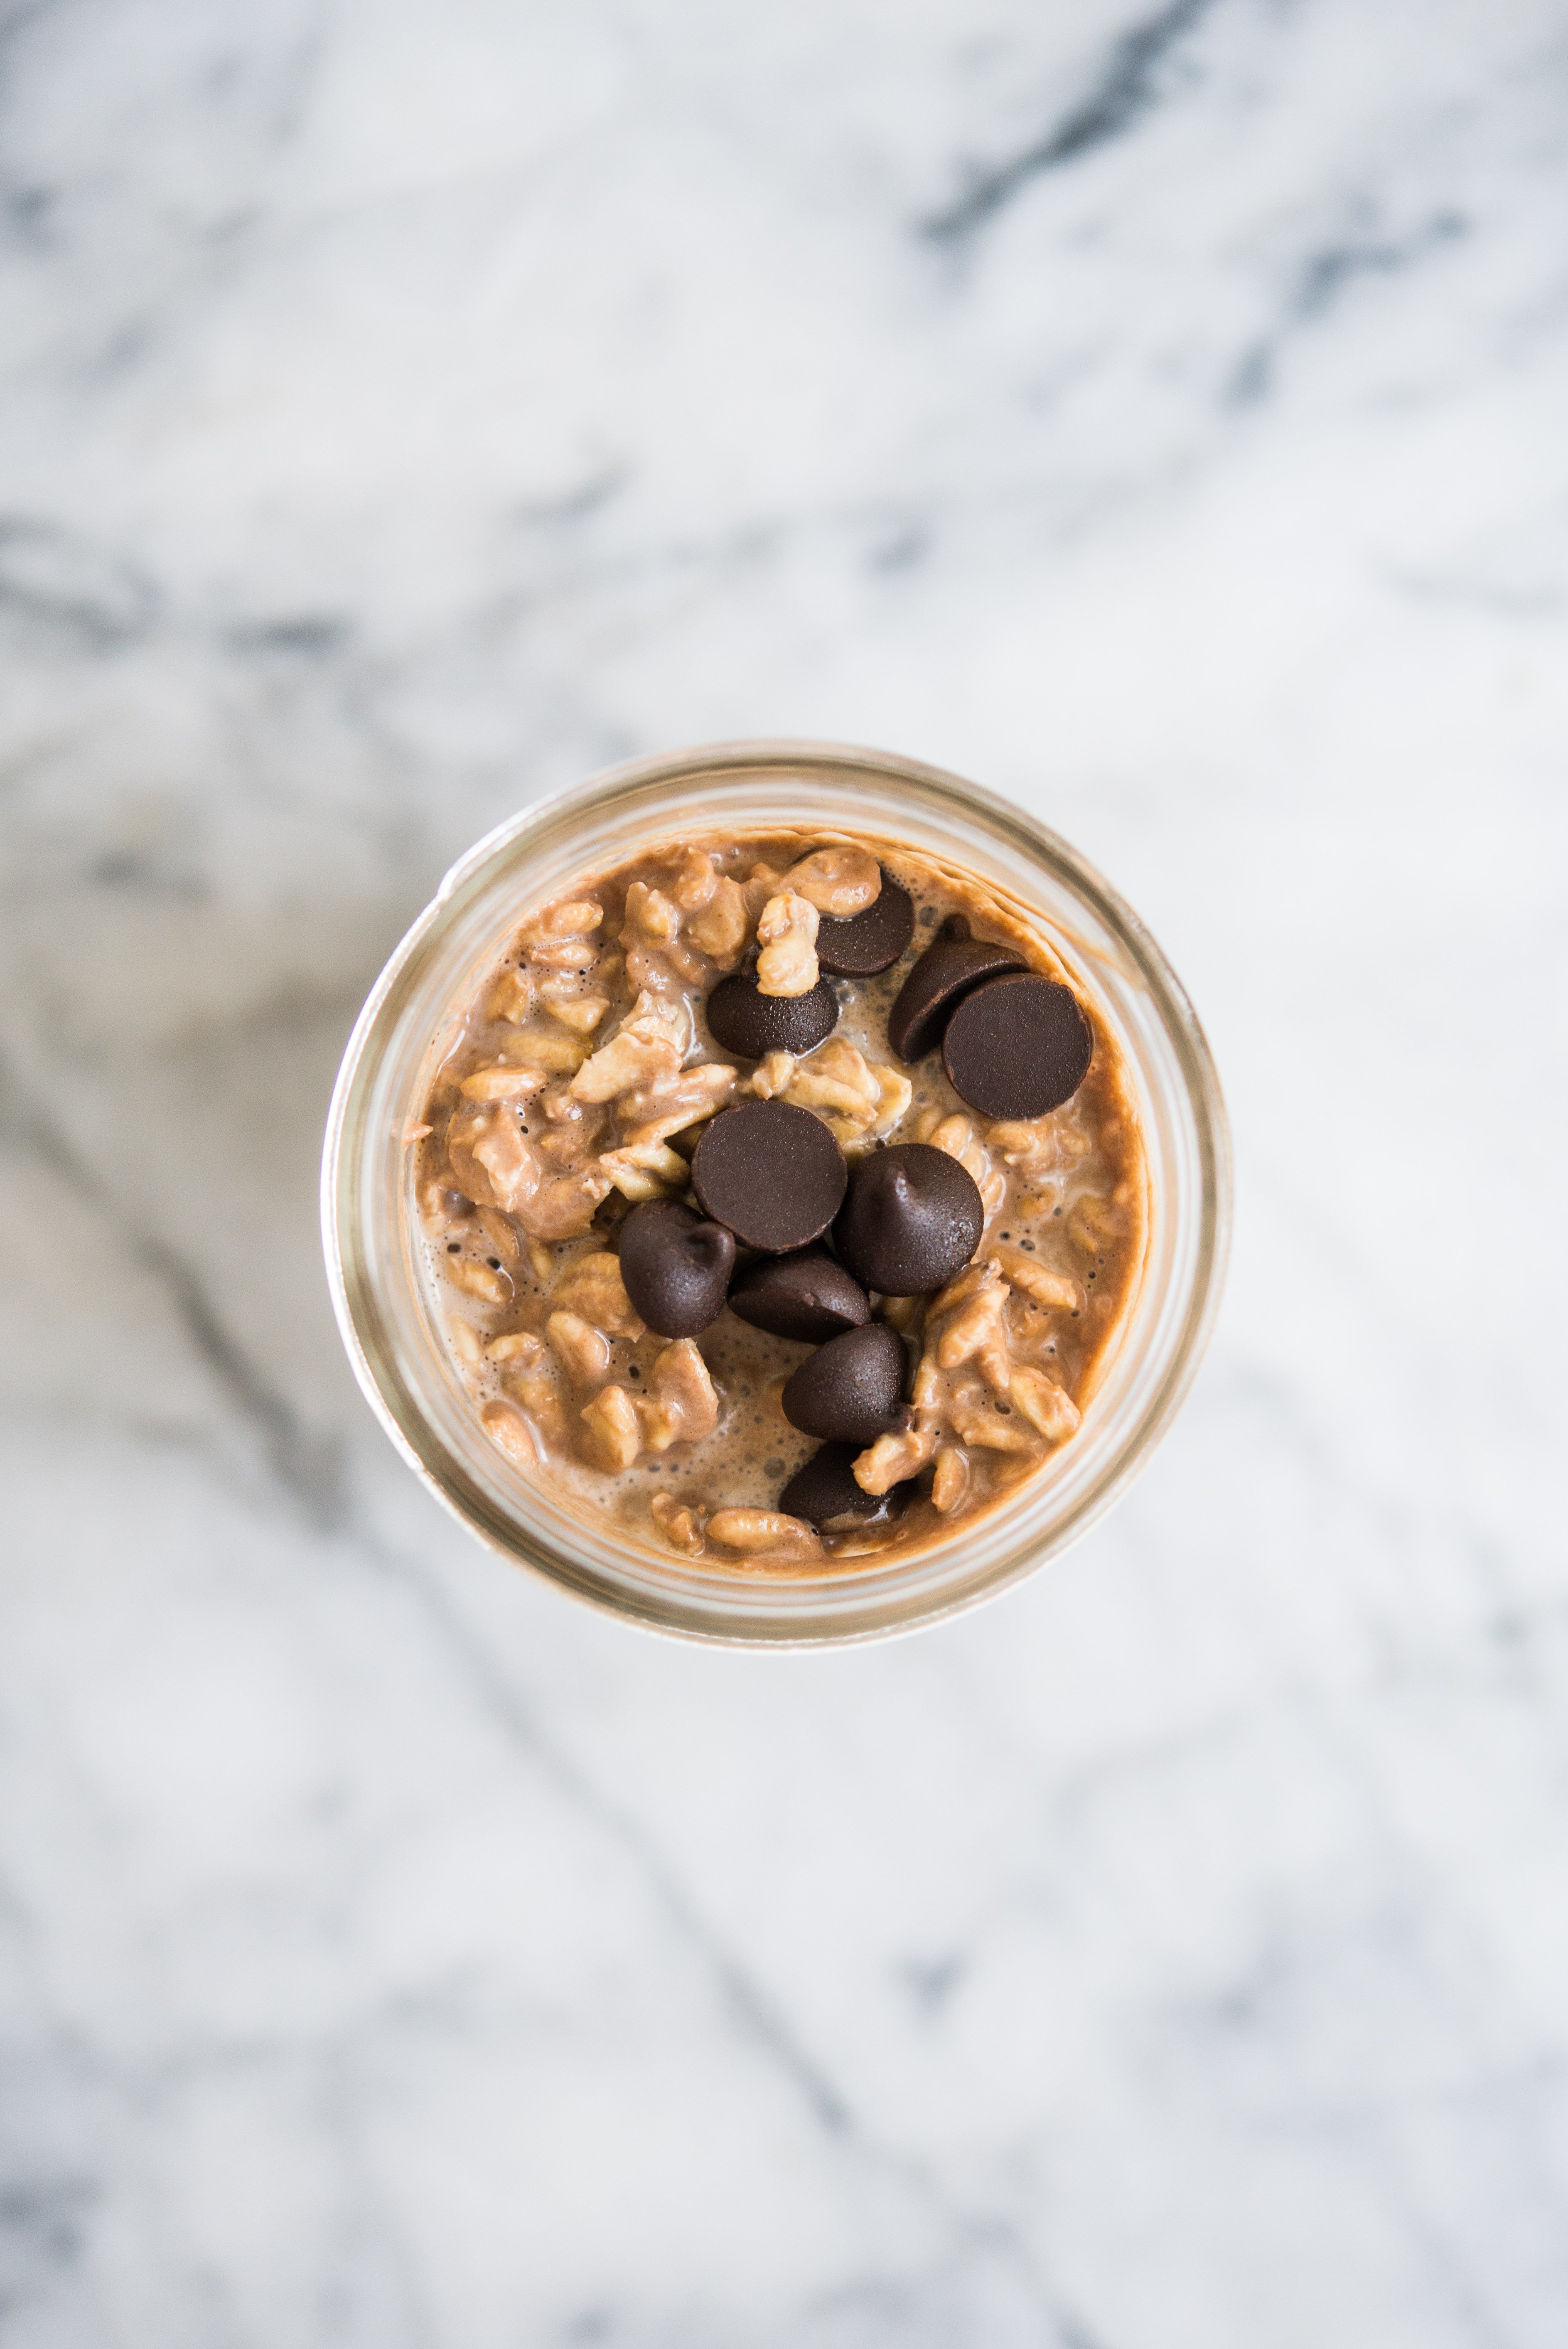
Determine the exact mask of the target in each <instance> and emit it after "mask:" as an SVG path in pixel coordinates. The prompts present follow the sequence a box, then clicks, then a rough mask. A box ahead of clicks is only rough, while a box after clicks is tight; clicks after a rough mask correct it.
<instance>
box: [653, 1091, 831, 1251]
mask: <svg viewBox="0 0 1568 2349" xmlns="http://www.w3.org/2000/svg"><path fill="white" fill-rule="evenodd" d="M691 1179H692V1183H693V1185H694V1187H695V1188H696V1195H697V1197H698V1198H699V1199H700V1200H701V1202H702V1206H703V1209H704V1212H705V1213H706V1214H707V1215H709V1216H712V1217H713V1219H714V1221H715V1223H718V1224H726V1225H727V1226H728V1227H729V1229H730V1230H731V1231H732V1232H733V1233H734V1234H735V1237H736V1238H737V1239H738V1240H743V1241H744V1242H745V1244H746V1246H747V1247H754V1248H761V1249H762V1250H763V1252H764V1253H765V1254H766V1255H768V1256H785V1255H787V1254H788V1253H789V1251H790V1250H791V1249H793V1248H799V1247H805V1246H806V1245H807V1243H808V1241H810V1240H814V1239H820V1237H821V1235H822V1234H823V1233H824V1232H825V1231H826V1230H827V1228H828V1226H829V1225H830V1223H831V1222H832V1220H833V1217H834V1216H835V1215H837V1213H838V1211H839V1208H840V1206H841V1204H842V1201H843V1196H844V1185H845V1183H846V1182H847V1181H848V1179H849V1169H848V1168H847V1167H846V1165H845V1164H844V1154H843V1152H842V1151H841V1149H840V1148H839V1145H838V1143H836V1142H835V1141H834V1139H833V1137H832V1135H831V1134H830V1133H829V1131H828V1129H827V1127H826V1126H825V1125H824V1124H823V1123H822V1121H821V1119H820V1117H813V1116H812V1114H811V1112H810V1110H809V1109H792V1108H791V1107H790V1106H789V1102H779V1101H752V1102H738V1104H737V1106H736V1107H735V1108H734V1109H725V1110H720V1112H719V1113H718V1115H717V1117H716V1118H714V1119H713V1120H712V1121H711V1123H708V1124H707V1125H705V1126H704V1128H703V1131H702V1140H701V1141H700V1142H699V1143H697V1146H696V1155H695V1156H694V1157H693V1159H692V1162H691Z"/></svg>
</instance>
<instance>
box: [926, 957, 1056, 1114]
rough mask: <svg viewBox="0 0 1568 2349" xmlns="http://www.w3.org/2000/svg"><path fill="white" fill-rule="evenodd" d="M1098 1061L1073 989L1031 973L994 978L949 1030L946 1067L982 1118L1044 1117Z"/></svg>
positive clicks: (945, 1041) (950, 1023) (965, 1006)
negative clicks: (1089, 1065) (1090, 1066)
mask: <svg viewBox="0 0 1568 2349" xmlns="http://www.w3.org/2000/svg"><path fill="white" fill-rule="evenodd" d="M1093 1058H1094V1030H1093V1029H1092V1028H1091V1027H1090V1026H1089V1024H1088V1019H1087V1018H1086V1017H1085V1015H1084V1009H1083V1006H1082V1004H1081V1003H1079V1001H1078V997H1077V996H1076V995H1075V994H1074V993H1073V991H1072V988H1070V987H1063V986H1062V985H1061V983H1060V981H1059V980H1057V979H1054V978H1040V977H1039V975H1038V973H1037V972H1035V971H1026V972H1024V973H1023V974H1022V975H1021V976H1017V977H1015V978H990V979H987V980H986V982H985V985H984V987H977V988H975V992H974V993H973V995H966V996H965V999H964V1000H963V1002H962V1003H961V1004H960V1005H959V1006H958V1009H957V1010H956V1011H955V1012H954V1015H953V1017H952V1019H950V1020H949V1021H948V1023H947V1033H946V1035H945V1036H944V1038H943V1041H942V1059H943V1065H944V1068H945V1069H946V1071H947V1074H948V1078H949V1080H950V1081H951V1083H952V1086H953V1090H954V1092H955V1093H957V1094H958V1095H959V1097H960V1099H962V1100H964V1101H966V1102H968V1104H969V1106H970V1108H971V1109H977V1110H978V1111H979V1112H980V1113H981V1115H982V1116H983V1117H1044V1116H1045V1114H1046V1112H1047V1110H1053V1109H1059V1108H1060V1107H1061V1105H1062V1103H1063V1102H1065V1101H1067V1100H1068V1099H1069V1098H1070V1097H1071V1095H1072V1094H1074V1093H1076V1092H1077V1091H1078V1087H1079V1085H1081V1084H1082V1082H1083V1081H1084V1079H1085V1077H1087V1076H1088V1064H1089V1062H1090V1061H1091V1060H1092V1059H1093Z"/></svg>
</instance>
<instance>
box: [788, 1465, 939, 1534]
mask: <svg viewBox="0 0 1568 2349" xmlns="http://www.w3.org/2000/svg"><path fill="white" fill-rule="evenodd" d="M859 1457H860V1454H859V1453H858V1452H857V1451H856V1449H855V1447H854V1445H853V1444H823V1446H822V1448H821V1450H820V1452H813V1453H812V1454H811V1457H810V1460H808V1461H807V1463H806V1465H805V1466H804V1467H803V1468H798V1469H797V1470H796V1471H795V1474H794V1475H793V1476H791V1477H790V1479H789V1483H788V1484H787V1485H785V1487H784V1490H783V1491H782V1492H781V1493H780V1494H779V1507H780V1508H781V1509H782V1510H783V1512H784V1514H785V1516H789V1517H804V1518H805V1520H806V1522H807V1524H808V1525H810V1526H816V1527H817V1529H818V1531H819V1532H824V1531H826V1532H830V1533H839V1532H848V1530H849V1528H850V1527H851V1526H867V1525H872V1526H887V1525H891V1524H892V1521H893V1519H894V1518H895V1517H902V1516H903V1513H904V1511H905V1509H907V1508H908V1506H909V1504H910V1498H911V1495H913V1491H914V1485H913V1482H910V1483H906V1484H903V1485H892V1486H891V1487H890V1489H889V1490H888V1491H887V1492H885V1493H862V1492H861V1488H860V1486H859V1485H857V1484H856V1482H855V1477H854V1464H855V1462H856V1461H857V1460H858V1459H859Z"/></svg>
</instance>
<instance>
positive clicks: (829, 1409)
mask: <svg viewBox="0 0 1568 2349" xmlns="http://www.w3.org/2000/svg"><path fill="white" fill-rule="evenodd" d="M908 1363H909V1357H908V1355H907V1354H906V1353H905V1352H904V1350H903V1339H902V1338H901V1337H900V1336H899V1334H898V1331H897V1330H890V1329H889V1328H888V1326H887V1323H886V1322H885V1321H868V1322H867V1323H866V1325H865V1328H864V1329H863V1330H845V1331H844V1334H843V1336H842V1337H841V1338H830V1339H829V1340H828V1342H827V1344H826V1345H825V1346H819V1347H818V1349H817V1350H816V1352H815V1353H814V1354H811V1355H810V1356H808V1358H807V1360H806V1361H803V1362H802V1363H801V1365H800V1367H799V1370H798V1371H796V1372H795V1374H794V1376H793V1377H792V1378H789V1379H787V1380H786V1381H785V1382H784V1392H783V1395H782V1397H781V1398H780V1400H781V1402H782V1405H783V1410H784V1416H785V1418H786V1419H787V1420H788V1421H789V1424H790V1426H791V1427H798V1428H799V1429H800V1431H801V1433H803V1434H805V1435H823V1436H826V1437H828V1439H829V1440H830V1442H831V1443H834V1444H860V1445H861V1446H862V1447H863V1446H864V1445H866V1444H874V1443H875V1442H876V1440H877V1437H878V1436H879V1435H886V1434H888V1433H890V1432H891V1430H892V1429H893V1428H894V1427H896V1426H897V1425H898V1424H899V1406H900V1404H901V1402H903V1382H904V1377H905V1374H906V1371H907V1369H908Z"/></svg>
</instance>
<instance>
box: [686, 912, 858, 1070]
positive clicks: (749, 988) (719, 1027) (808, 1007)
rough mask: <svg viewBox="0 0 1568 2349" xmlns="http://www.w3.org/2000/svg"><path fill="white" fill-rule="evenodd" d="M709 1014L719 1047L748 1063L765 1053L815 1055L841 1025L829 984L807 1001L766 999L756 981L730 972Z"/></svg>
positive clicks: (711, 1002) (789, 997)
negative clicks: (822, 1043)
mask: <svg viewBox="0 0 1568 2349" xmlns="http://www.w3.org/2000/svg"><path fill="white" fill-rule="evenodd" d="M847 926H848V925H846V927H847ZM707 1024H708V1027H709V1029H710V1030H712V1033H713V1035H714V1037H715V1038H716V1040H717V1042H718V1043H719V1044H720V1045H722V1047H723V1048H724V1050H726V1051H727V1052H738V1053H739V1054H740V1056H741V1058H742V1059H743V1060H747V1061H760V1060H761V1059H762V1057H763V1055H764V1054H765V1053H767V1052H810V1051H812V1050H815V1048H816V1047H817V1046H818V1045H819V1044H820V1043H821V1042H822V1040H823V1039H824V1038H825V1037H828V1036H830V1035H831V1034H832V1032H833V1030H834V1029H835V1028H836V1027H837V1026H838V1024H839V999H838V997H837V996H836V995H835V994H834V993H833V990H832V988H831V987H830V985H829V983H828V981H827V980H826V979H825V978H820V979H819V980H818V981H817V984H816V986H815V987H814V988H812V989H811V991H810V994H809V995H764V994H763V993H762V991H761V989H760V988H758V984H757V981H756V980H755V979H754V978H748V977H747V975H746V973H745V972H744V971H738V970H737V971H732V972H731V973H730V975H729V977H728V978H721V979H720V980H719V982H718V985H717V987H716V988H714V990H713V993H712V994H711V995H710V996H709V997H708V999H707Z"/></svg>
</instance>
